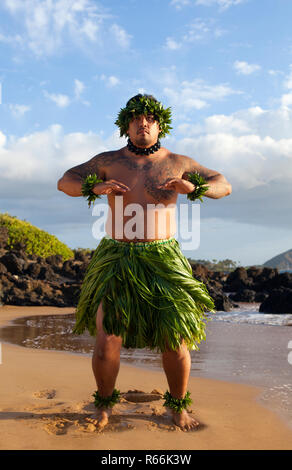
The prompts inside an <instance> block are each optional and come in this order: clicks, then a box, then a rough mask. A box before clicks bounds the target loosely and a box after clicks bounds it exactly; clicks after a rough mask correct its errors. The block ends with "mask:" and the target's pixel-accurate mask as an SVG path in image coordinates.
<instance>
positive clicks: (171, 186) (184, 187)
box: [157, 178, 196, 194]
mask: <svg viewBox="0 0 292 470" xmlns="http://www.w3.org/2000/svg"><path fill="white" fill-rule="evenodd" d="M195 187H196V186H195V185H194V184H193V183H191V182H190V181H187V180H184V179H182V178H168V179H167V180H166V182H165V183H162V184H159V185H158V186H157V188H158V189H166V190H174V191H176V192H177V193H180V194H188V193H191V192H193V191H194V190H195Z"/></svg>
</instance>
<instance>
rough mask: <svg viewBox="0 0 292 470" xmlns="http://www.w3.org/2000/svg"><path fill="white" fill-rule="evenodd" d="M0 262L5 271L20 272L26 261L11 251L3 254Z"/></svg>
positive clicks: (25, 265)
mask: <svg viewBox="0 0 292 470" xmlns="http://www.w3.org/2000/svg"><path fill="white" fill-rule="evenodd" d="M0 262H1V263H2V264H4V266H5V267H6V269H7V271H9V272H10V273H11V274H21V273H22V272H23V270H24V269H26V267H27V262H26V261H25V260H24V259H22V258H19V257H18V256H17V255H16V254H15V253H13V252H12V251H10V252H7V253H6V254H5V255H3V256H2V257H1V258H0Z"/></svg>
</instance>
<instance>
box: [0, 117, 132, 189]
mask: <svg viewBox="0 0 292 470" xmlns="http://www.w3.org/2000/svg"><path fill="white" fill-rule="evenodd" d="M118 134H119V132H118V131H116V132H115V133H114V134H113V135H112V136H111V137H110V138H108V139H104V140H102V139H101V137H100V136H99V135H97V134H94V133H92V132H88V133H82V132H74V133H69V134H64V132H63V128H62V126H60V125H58V124H54V125H52V126H50V127H49V128H48V129H46V130H44V131H41V132H35V133H32V134H29V135H26V136H23V137H13V136H5V134H3V133H2V132H0V186H1V185H2V183H3V182H4V181H6V182H7V181H8V182H10V181H11V180H13V181H19V182H22V183H23V184H25V183H27V184H28V186H27V196H28V197H30V196H29V194H30V193H31V192H32V189H31V188H32V187H33V186H34V185H35V184H38V183H39V182H41V183H47V184H54V186H55V185H56V182H57V181H56V179H57V178H60V177H61V176H62V175H63V173H64V172H65V171H66V170H67V169H68V168H71V167H73V166H75V165H78V164H79V163H82V162H85V161H87V160H89V159H90V158H92V157H93V156H94V155H96V154H98V153H100V152H103V151H106V150H110V149H112V148H117V146H120V147H122V146H124V139H120V138H119V137H118ZM40 156H41V157H40ZM8 197H9V195H8Z"/></svg>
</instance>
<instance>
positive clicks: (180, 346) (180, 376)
mask: <svg viewBox="0 0 292 470" xmlns="http://www.w3.org/2000/svg"><path fill="white" fill-rule="evenodd" d="M116 124H117V125H118V127H119V129H120V135H121V136H127V137H128V143H127V145H126V146H125V147H123V148H121V149H119V150H115V151H110V152H103V153H101V154H98V155H96V156H95V157H93V158H92V159H91V160H89V161H88V162H86V163H83V164H81V165H78V166H75V167H74V168H71V169H70V170H68V171H67V172H66V173H65V174H64V176H63V177H62V178H61V179H60V180H59V182H58V189H59V190H60V191H63V192H64V193H66V194H68V195H69V196H82V195H83V196H85V197H86V198H87V201H88V204H89V206H90V204H91V203H92V202H94V200H95V199H96V198H99V197H100V196H101V195H102V194H106V195H107V197H108V204H109V209H110V210H109V216H108V220H107V222H106V232H107V235H106V236H105V237H103V238H102V240H101V241H100V243H99V245H98V247H97V249H96V251H95V253H94V256H93V257H92V259H91V262H90V264H89V267H88V270H87V273H86V275H85V278H84V281H83V285H82V289H81V295H80V299H79V303H78V306H77V312H76V324H75V328H74V333H76V334H81V333H82V332H83V331H84V330H85V329H88V330H89V332H90V334H91V335H96V344H95V349H94V353H93V358H92V367H93V372H94V375H95V379H96V384H97V387H98V390H97V391H96V392H95V393H94V395H93V396H94V403H95V405H96V408H97V412H96V419H97V422H98V424H99V427H103V426H105V425H106V424H107V423H108V417H109V415H110V414H111V410H112V407H113V406H114V405H115V403H117V402H118V400H119V390H116V389H115V383H116V378H117V375H118V371H119V366H120V349H121V346H124V347H126V348H144V347H148V348H151V349H154V350H156V351H159V352H161V354H162V362H163V368H164V371H165V374H166V377H167V381H168V385H169V391H167V392H166V393H165V395H164V398H165V403H164V405H165V406H166V407H167V408H168V409H169V410H171V412H172V416H173V421H174V423H175V424H176V425H177V426H179V427H180V428H182V429H184V430H190V429H193V428H195V427H196V426H198V422H197V421H196V420H195V419H194V418H193V417H192V416H191V415H190V414H188V412H187V407H188V406H189V405H190V404H191V402H192V400H191V398H190V394H189V392H188V391H187V385H188V380H189V373H190V365H191V360H190V353H189V350H191V349H198V344H199V343H200V341H201V340H202V339H205V322H204V320H205V312H207V311H211V312H212V311H213V312H214V311H215V306H214V302H213V300H212V298H211V297H210V295H209V293H208V291H207V288H206V286H205V285H204V284H203V283H202V282H200V281H198V280H196V279H194V278H193V276H192V269H191V266H190V264H189V262H188V260H187V259H186V258H185V256H184V255H183V254H182V252H181V250H180V246H179V243H178V241H177V240H176V239H175V238H174V234H175V232H176V226H175V208H176V201H177V197H178V194H179V193H180V194H186V195H187V198H188V199H190V200H191V201H194V200H196V199H200V200H202V196H207V197H210V198H214V199H219V198H221V197H224V196H227V195H228V194H230V193H231V185H230V184H229V183H228V181H227V180H226V179H225V177H224V176H223V175H222V174H220V173H218V172H217V171H214V170H210V169H208V168H206V167H204V166H202V165H200V164H199V163H198V162H196V161H195V160H193V159H192V158H189V157H187V156H183V155H178V154H174V153H172V152H171V151H169V150H167V149H166V148H164V147H162V146H161V144H160V138H162V137H164V136H165V135H166V134H168V133H169V131H170V129H171V127H170V124H171V112H170V108H164V107H163V106H162V104H161V103H160V102H159V101H157V100H156V99H155V98H154V97H153V96H151V95H141V94H139V95H136V96H134V97H133V98H131V99H130V100H129V101H128V103H127V105H126V106H125V107H124V108H123V109H121V110H120V112H119V114H118V117H117V120H116ZM133 211H134V212H135V213H136V216H135V223H134V224H133V223H132V222H133V220H131V219H132V218H133ZM155 214H156V216H157V215H158V216H157V217H155ZM160 215H162V216H163V217H162V219H163V223H162V222H161V218H160ZM166 219H167V222H166V223H165V220H166Z"/></svg>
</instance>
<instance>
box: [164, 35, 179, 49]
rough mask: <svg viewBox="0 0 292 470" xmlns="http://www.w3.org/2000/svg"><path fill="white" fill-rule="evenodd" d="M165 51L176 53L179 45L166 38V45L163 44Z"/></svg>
mask: <svg viewBox="0 0 292 470" xmlns="http://www.w3.org/2000/svg"><path fill="white" fill-rule="evenodd" d="M165 47H166V49H170V50H171V51H177V50H178V49H180V48H181V43H179V42H177V41H175V40H174V39H172V38H170V37H168V38H166V44H165Z"/></svg>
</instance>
